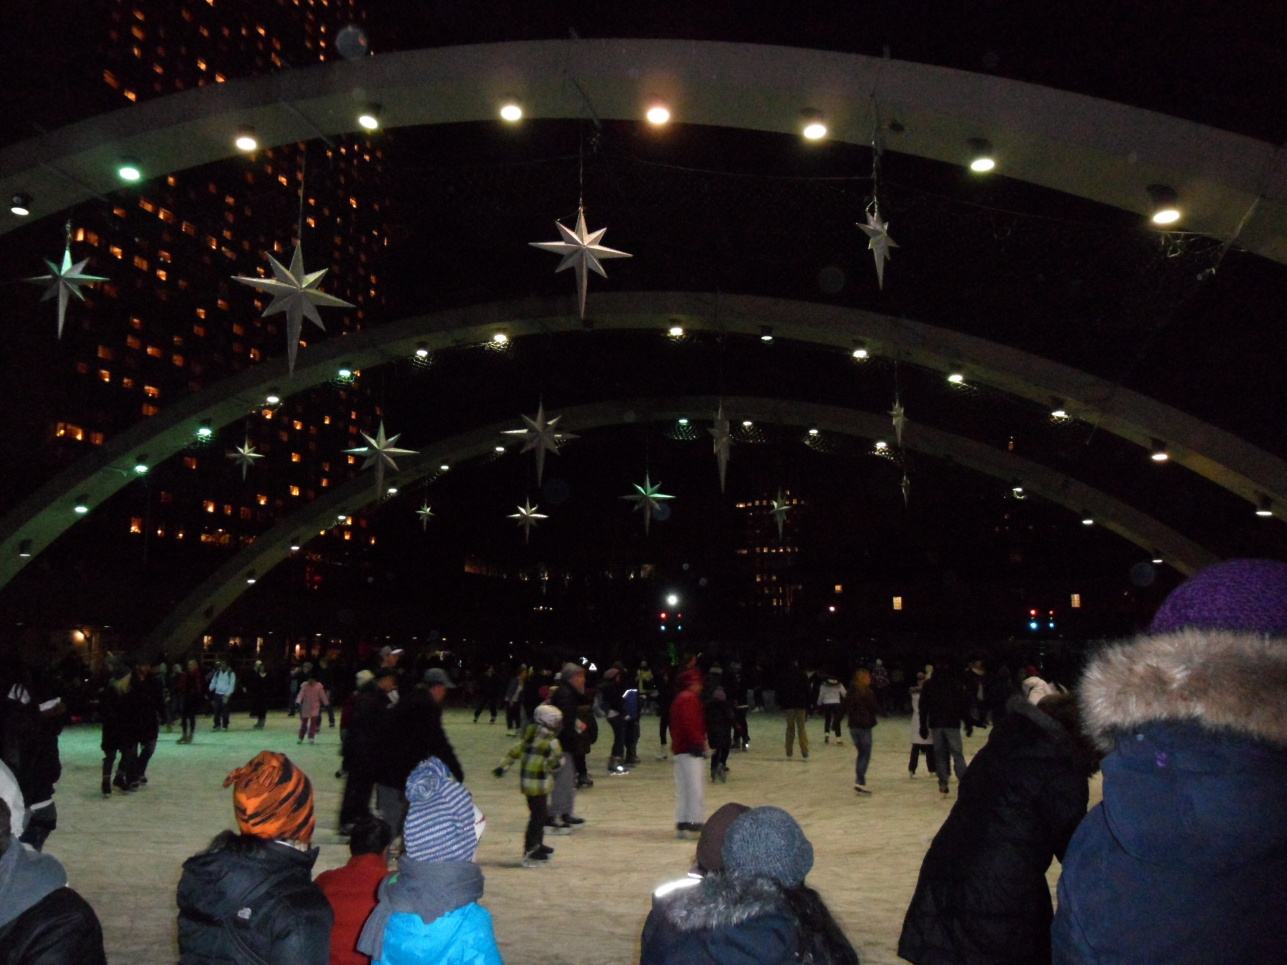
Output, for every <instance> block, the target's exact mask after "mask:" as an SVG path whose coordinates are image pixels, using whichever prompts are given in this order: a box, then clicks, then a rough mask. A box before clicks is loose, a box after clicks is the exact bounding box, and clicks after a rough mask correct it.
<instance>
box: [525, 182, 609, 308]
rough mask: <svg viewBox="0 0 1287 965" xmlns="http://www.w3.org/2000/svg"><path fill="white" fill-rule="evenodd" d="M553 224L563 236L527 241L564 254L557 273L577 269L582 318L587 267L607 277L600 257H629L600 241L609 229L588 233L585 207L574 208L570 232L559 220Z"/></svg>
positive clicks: (541, 247) (556, 270)
mask: <svg viewBox="0 0 1287 965" xmlns="http://www.w3.org/2000/svg"><path fill="white" fill-rule="evenodd" d="M554 224H555V225H557V226H558V229H559V234H561V235H562V236H563V240H562V241H533V242H529V243H530V244H531V246H532V247H533V248H540V249H542V250H543V251H552V252H554V253H555V254H558V255H562V256H563V260H562V261H561V262H559V267H557V268H555V269H554V271H555V273H556V274H557V273H558V272H560V271H563V269H565V268H572V267H575V268H576V288H577V296H578V298H579V304H580V309H581V317H582V318H585V287H586V280H587V277H588V276H587V275H586V270H587V269H588V270H590V271H593V272H595V273H596V274H598V275H601V276H602V277H604V278H607V277H608V273H607V272H606V271H604V270H603V266H602V265H601V264H599V260H600V259H603V258H630V257H632V256H631V255H629V254H627V253H626V252H624V251H617V250H616V249H614V248H605V247H603V245H601V244H599V239H600V238H602V237H603V233H604V232H605V231H607V230H608V229H607V228H600V229H599V230H598V231H595V232H591V233H589V234H587V233H586V230H585V209H584V208H582V207H578V208H577V212H576V231H569V230H568V229H567V228H565V227H564V226H563V222H561V221H555V222H554Z"/></svg>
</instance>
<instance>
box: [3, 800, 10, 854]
mask: <svg viewBox="0 0 1287 965" xmlns="http://www.w3.org/2000/svg"><path fill="white" fill-rule="evenodd" d="M12 819H13V812H12V811H10V810H9V802H8V801H6V800H4V799H3V798H0V854H4V853H5V852H6V851H8V850H9V845H11V844H13V829H12V828H11V827H10V824H9V822H10V821H11V820H12Z"/></svg>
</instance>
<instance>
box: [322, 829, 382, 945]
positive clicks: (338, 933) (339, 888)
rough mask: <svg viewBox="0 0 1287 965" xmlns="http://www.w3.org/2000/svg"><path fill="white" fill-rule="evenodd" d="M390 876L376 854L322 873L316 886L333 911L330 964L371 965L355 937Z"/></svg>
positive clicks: (361, 856)
mask: <svg viewBox="0 0 1287 965" xmlns="http://www.w3.org/2000/svg"><path fill="white" fill-rule="evenodd" d="M388 873H389V868H388V865H387V864H386V863H385V860H384V858H383V857H381V856H380V855H378V854H359V855H355V856H354V857H352V858H349V863H348V864H346V865H345V866H344V867H343V868H336V869H335V870H334V871H323V872H322V873H321V874H320V875H318V876H317V881H316V882H315V884H316V885H317V886H318V887H319V888H321V889H322V892H323V893H324V894H325V895H326V900H327V901H329V902H330V903H331V908H333V909H334V910H335V925H334V927H333V928H332V929H331V965H370V962H371V959H370V958H369V957H368V956H366V955H363V954H362V953H361V952H359V951H358V950H357V940H358V935H360V934H361V933H362V926H363V925H365V924H366V920H367V919H368V918H369V917H370V916H371V911H372V910H373V909H374V908H375V905H376V899H375V891H376V889H377V888H378V887H380V882H381V881H383V880H384V876H385V875H387V874H388Z"/></svg>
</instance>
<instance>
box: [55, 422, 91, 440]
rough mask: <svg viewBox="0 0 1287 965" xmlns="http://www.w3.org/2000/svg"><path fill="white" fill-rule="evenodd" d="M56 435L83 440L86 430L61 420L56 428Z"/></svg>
mask: <svg viewBox="0 0 1287 965" xmlns="http://www.w3.org/2000/svg"><path fill="white" fill-rule="evenodd" d="M54 435H56V436H59V437H60V438H68V439H75V440H76V441H77V442H81V441H83V440H84V438H85V430H84V429H82V428H81V427H80V426H74V425H72V424H71V423H70V422H60V423H58V426H57V427H56V428H55V429H54Z"/></svg>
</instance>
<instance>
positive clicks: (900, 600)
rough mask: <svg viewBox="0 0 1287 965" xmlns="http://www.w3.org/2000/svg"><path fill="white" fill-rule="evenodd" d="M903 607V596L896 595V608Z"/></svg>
mask: <svg viewBox="0 0 1287 965" xmlns="http://www.w3.org/2000/svg"><path fill="white" fill-rule="evenodd" d="M902 608H903V598H902V597H901V596H896V597H894V609H895V610H901V609H902Z"/></svg>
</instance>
